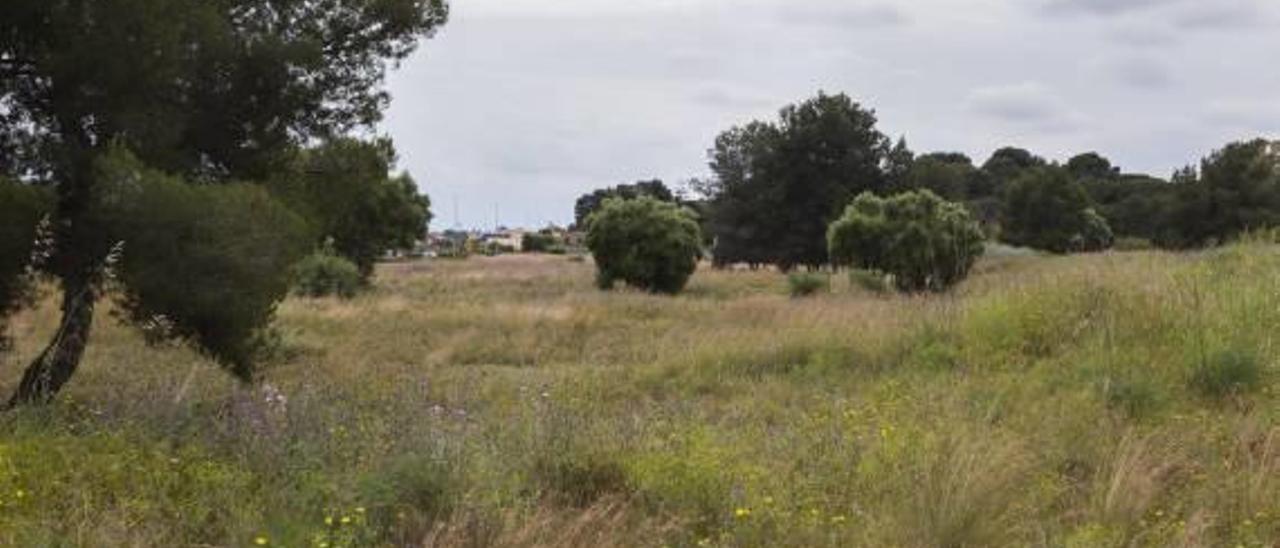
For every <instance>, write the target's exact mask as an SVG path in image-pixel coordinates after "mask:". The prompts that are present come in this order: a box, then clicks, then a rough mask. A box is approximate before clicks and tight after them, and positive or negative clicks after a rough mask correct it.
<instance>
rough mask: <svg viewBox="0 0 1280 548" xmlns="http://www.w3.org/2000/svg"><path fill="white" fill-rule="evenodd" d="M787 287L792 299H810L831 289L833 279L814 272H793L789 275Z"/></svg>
mask: <svg viewBox="0 0 1280 548" xmlns="http://www.w3.org/2000/svg"><path fill="white" fill-rule="evenodd" d="M787 287H788V288H790V290H791V296H792V297H808V296H810V295H816V294H817V293H818V292H820V291H829V290H830V289H831V278H830V277H828V276H827V275H826V274H815V273H813V272H792V273H791V274H788V275H787Z"/></svg>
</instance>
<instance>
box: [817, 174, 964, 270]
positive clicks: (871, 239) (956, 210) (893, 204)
mask: <svg viewBox="0 0 1280 548" xmlns="http://www.w3.org/2000/svg"><path fill="white" fill-rule="evenodd" d="M982 239H983V238H982V231H981V230H980V229H979V228H978V225H977V223H975V222H974V221H973V220H972V218H970V216H969V213H968V212H967V211H966V210H965V209H964V207H963V206H961V205H959V204H954V203H951V202H947V201H944V200H943V199H941V198H939V197H938V196H937V195H936V194H934V193H932V192H930V191H928V190H921V191H917V192H907V193H904V194H899V195H897V196H893V197H891V198H880V197H878V196H876V195H874V194H871V193H863V194H862V195H860V196H858V197H857V198H856V199H855V200H854V201H853V203H852V204H850V205H849V207H848V208H847V209H846V210H845V212H844V215H843V216H841V217H840V218H839V219H837V220H836V221H835V222H834V223H832V224H831V226H830V227H829V229H828V231H827V243H828V249H829V251H830V254H831V260H832V262H834V263H835V264H837V265H841V266H853V267H856V268H862V269H871V270H878V271H881V272H885V273H887V274H890V275H892V276H893V281H894V284H895V285H896V286H897V287H898V288H899V289H901V290H903V291H912V292H918V291H926V290H928V291H944V290H946V289H947V288H949V287H951V286H952V285H955V284H956V283H958V282H959V281H960V280H963V279H964V278H965V276H968V274H969V269H970V268H972V267H973V264H974V262H976V261H977V260H978V257H979V256H980V255H982V251H983V243H982Z"/></svg>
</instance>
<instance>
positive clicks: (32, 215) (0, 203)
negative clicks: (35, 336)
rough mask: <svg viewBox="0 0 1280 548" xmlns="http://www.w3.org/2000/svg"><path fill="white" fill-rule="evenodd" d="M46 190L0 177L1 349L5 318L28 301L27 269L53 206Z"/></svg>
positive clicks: (28, 282) (28, 279) (28, 277)
mask: <svg viewBox="0 0 1280 548" xmlns="http://www.w3.org/2000/svg"><path fill="white" fill-rule="evenodd" d="M50 198H51V196H50V193H49V192H48V189H46V188H41V187H35V186H31V185H25V184H21V183H17V182H14V181H10V180H8V179H5V178H4V177H0V350H3V349H4V348H5V346H6V345H7V342H6V341H7V340H6V338H5V320H6V318H7V317H8V316H9V315H10V314H12V313H13V312H15V311H16V310H17V309H18V308H20V307H21V306H22V305H24V304H25V303H26V302H27V301H28V297H29V296H30V290H31V289H32V288H31V282H32V280H31V279H30V276H29V275H28V274H29V272H28V269H29V267H31V266H34V265H32V264H31V260H32V252H33V251H34V250H35V245H36V243H37V242H36V239H37V238H38V234H37V230H38V228H39V224H40V221H41V219H43V218H44V217H45V216H46V215H48V214H49V213H50V212H51V211H52V209H53V203H52V200H51V199H50Z"/></svg>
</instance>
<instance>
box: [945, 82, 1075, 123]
mask: <svg viewBox="0 0 1280 548" xmlns="http://www.w3.org/2000/svg"><path fill="white" fill-rule="evenodd" d="M967 103H968V106H969V109H970V110H972V111H974V112H975V113H978V114H980V115H982V116H985V117H988V118H992V119H995V120H999V121H1002V122H1006V123H1011V124H1015V125H1024V126H1030V127H1036V128H1040V129H1044V130H1046V131H1063V130H1068V129H1072V128H1074V127H1075V126H1077V125H1078V124H1079V121H1080V116H1079V115H1078V114H1075V113H1073V112H1072V111H1071V110H1070V109H1069V108H1068V107H1067V105H1066V102H1065V101H1063V100H1062V99H1061V98H1059V97H1058V96H1057V95H1055V94H1054V93H1053V92H1051V91H1050V90H1049V89H1048V88H1046V87H1045V86H1043V85H1041V84H1039V83H1035V82H1025V83H1021V84H1014V85H1007V86H991V87H983V88H979V89H976V90H973V91H972V92H970V93H969V97H968V101H967Z"/></svg>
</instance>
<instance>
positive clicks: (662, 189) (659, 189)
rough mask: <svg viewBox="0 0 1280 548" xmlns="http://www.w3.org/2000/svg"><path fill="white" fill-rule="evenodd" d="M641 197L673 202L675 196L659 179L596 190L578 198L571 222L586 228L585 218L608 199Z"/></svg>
mask: <svg viewBox="0 0 1280 548" xmlns="http://www.w3.org/2000/svg"><path fill="white" fill-rule="evenodd" d="M641 196H648V197H650V198H653V199H655V200H659V201H662V202H675V201H676V195H675V194H674V193H672V192H671V189H669V188H667V185H666V184H664V183H663V182H662V180H661V179H653V180H650V181H639V182H636V183H635V184H629V185H628V184H622V185H618V186H613V187H608V188H601V189H597V190H595V191H593V192H591V193H588V194H583V195H582V196H581V197H579V198H578V201H577V203H575V204H574V206H573V220H574V224H575V225H576V226H578V227H586V226H587V218H588V217H590V216H591V214H592V213H595V212H596V211H597V210H599V209H600V207H601V206H603V205H604V202H605V200H608V199H610V198H623V199H628V200H629V199H632V198H639V197H641Z"/></svg>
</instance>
